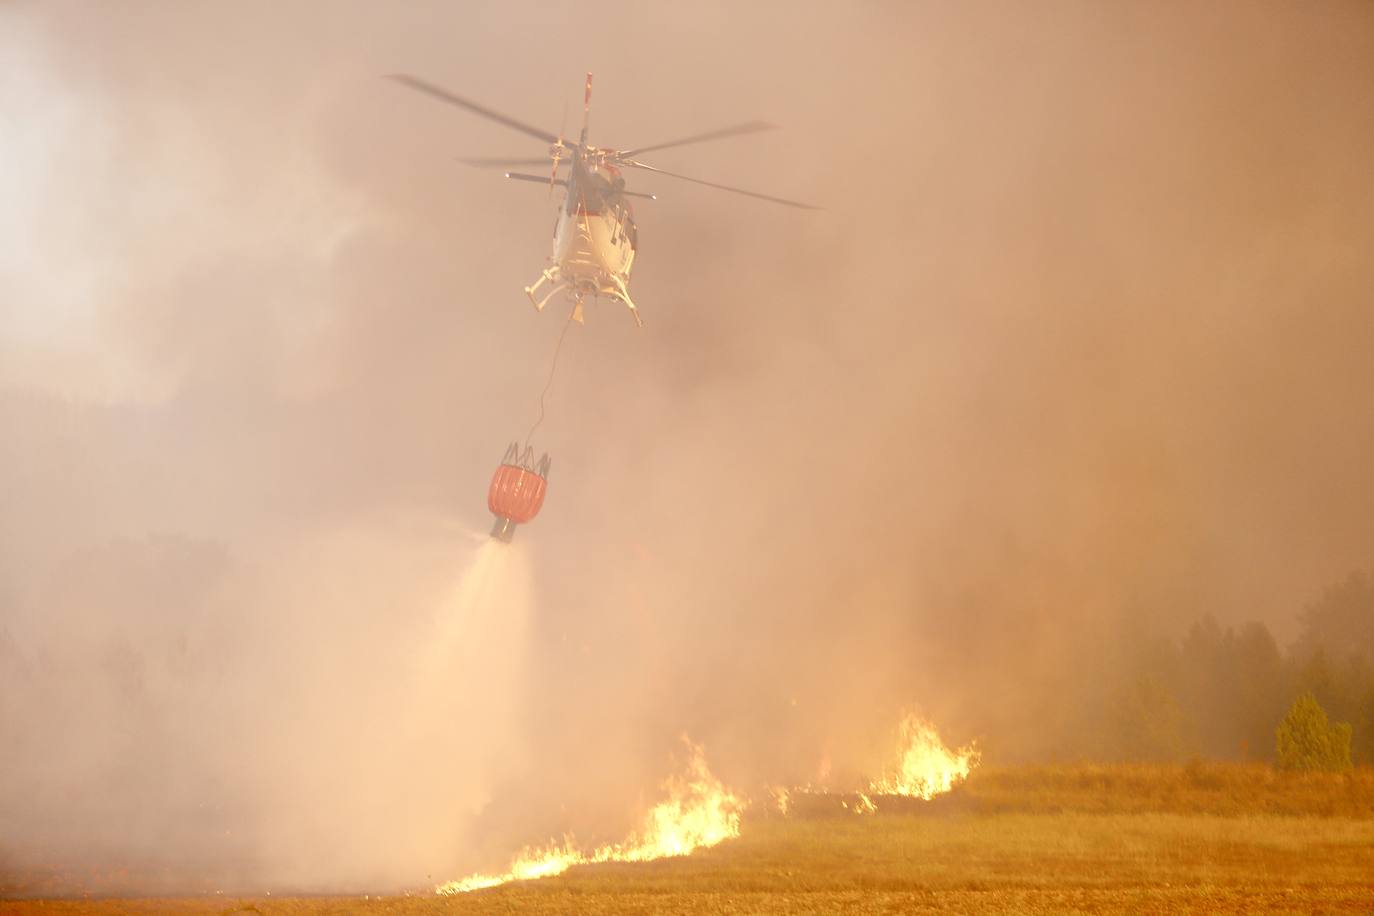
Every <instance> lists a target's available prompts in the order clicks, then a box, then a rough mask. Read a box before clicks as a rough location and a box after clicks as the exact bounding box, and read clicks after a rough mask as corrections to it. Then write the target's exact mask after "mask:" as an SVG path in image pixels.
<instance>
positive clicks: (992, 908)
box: [0, 765, 1374, 916]
mask: <svg viewBox="0 0 1374 916" xmlns="http://www.w3.org/2000/svg"><path fill="white" fill-rule="evenodd" d="M793 810H794V813H793V814H792V815H791V816H788V817H781V816H776V815H765V814H757V815H755V816H754V817H752V818H751V819H749V820H748V821H747V822H746V824H745V827H744V831H743V835H742V836H741V837H740V838H739V839H737V840H733V841H729V842H727V843H724V844H722V845H721V846H718V847H715V848H713V849H708V850H704V851H700V852H698V853H696V854H695V855H693V856H690V857H687V858H680V859H665V860H660V861H657V862H650V863H644V864H617V865H598V866H585V867H581V868H575V869H573V870H572V871H570V872H568V873H567V874H565V875H563V876H560V877H557V878H549V879H544V880H541V881H537V882H531V883H527V884H519V885H508V886H505V887H501V888H495V889H492V890H488V891H480V892H477V893H473V894H467V895H461V896H457V897H448V898H439V897H434V896H431V895H428V894H423V893H422V894H416V895H413V896H393V897H381V898H378V897H371V898H359V897H340V898H319V897H317V898H299V897H298V898H277V897H265V898H253V899H243V900H239V899H237V898H233V897H225V896H211V897H190V898H168V899H128V898H125V899H105V900H97V899H66V900H10V901H8V902H5V901H0V912H6V913H24V914H29V913H99V914H112V913H168V914H172V913H176V914H182V913H185V914H227V913H233V912H236V911H237V912H259V913H263V914H301V916H306V914H310V916H314V914H324V913H353V912H358V913H396V914H411V913H414V914H428V913H590V914H600V913H604V914H628V913H703V914H705V913H778V914H782V913H835V912H854V913H910V912H946V913H973V912H979V913H983V912H986V913H1049V912H1082V913H1105V912H1174V911H1180V910H1191V911H1194V912H1220V913H1227V912H1234V913H1241V912H1245V913H1252V912H1275V913H1277V912H1294V913H1311V912H1331V913H1335V912H1351V913H1357V912H1358V913H1369V912H1374V772H1371V771H1368V770H1364V771H1357V772H1356V773H1355V774H1352V775H1349V776H1329V775H1315V776H1300V777H1286V776H1280V775H1278V774H1274V773H1272V772H1271V771H1269V770H1268V769H1266V768H1263V767H1242V766H1224V765H1206V766H1193V767H1172V768H1170V767H1052V768H1034V769H1013V770H986V771H982V772H978V773H975V776H974V778H973V779H971V780H970V781H969V782H968V783H967V784H966V785H965V786H963V787H961V788H960V789H959V790H956V792H954V793H951V794H950V795H949V796H945V797H942V798H940V799H937V800H936V801H935V802H933V803H928V804H921V803H913V802H907V801H902V802H892V803H884V802H883V801H881V800H880V802H879V812H878V814H876V815H855V814H852V813H849V812H847V811H845V810H844V809H843V808H841V807H840V799H838V798H837V797H835V796H804V797H802V798H800V799H798V800H797V802H796V804H795V805H794V809H793Z"/></svg>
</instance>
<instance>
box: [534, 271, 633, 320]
mask: <svg viewBox="0 0 1374 916" xmlns="http://www.w3.org/2000/svg"><path fill="white" fill-rule="evenodd" d="M545 283H550V284H552V286H550V287H549V290H548V292H546V293H544V295H543V296H542V298H541V297H539V296H537V295H536V293H538V292H539V289H540V287H542V286H543V285H544V284H545ZM564 291H570V293H571V295H572V297H573V311H572V320H573V321H576V322H577V323H578V324H581V323H582V322H583V317H584V315H583V310H582V303H583V302H584V301H585V300H586V298H587V297H586V292H587V291H586V288H585V287H583V289H582V290H578V289H577V288H576V287H574V286H573V284H572V283H570V282H568V281H567V280H563V279H562V278H561V276H560V274H559V270H558V265H556V264H555V265H554V266H553V267H549V268H547V269H545V270H544V272H543V273H541V274H540V275H539V279H538V280H535V281H534V283H533V284H532V285H530V286H527V287H525V295H526V296H529V297H530V302H531V303H533V304H534V307H535V309H536V310H537V311H540V312H542V311H544V306H546V305H548V304H549V301H550V300H552V299H553V297H554V296H557V295H558V294H559V293H561V292H564ZM596 294H597V295H601V296H608V297H610V298H612V299H619V300H620V301H621V302H623V303H625V305H626V306H627V307H628V308H629V309H630V314H631V315H633V316H634V319H635V325H636V326H637V327H641V328H642V327H644V320H643V319H642V318H640V317H639V309H638V308H637V307H636V306H635V304H634V300H633V299H631V298H630V291H629V290H628V289H626V288H625V284H624V282H623V281H621V279H620V278H619V277H612V278H611V280H610V282H608V283H603V284H602V285H601V287H600V288H598V289H597V290H596Z"/></svg>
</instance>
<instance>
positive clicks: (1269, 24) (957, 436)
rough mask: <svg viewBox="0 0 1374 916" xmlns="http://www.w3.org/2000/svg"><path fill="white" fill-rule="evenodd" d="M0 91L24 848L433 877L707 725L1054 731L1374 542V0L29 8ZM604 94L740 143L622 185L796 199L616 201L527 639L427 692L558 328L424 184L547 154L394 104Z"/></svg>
mask: <svg viewBox="0 0 1374 916" xmlns="http://www.w3.org/2000/svg"><path fill="white" fill-rule="evenodd" d="M0 62H2V63H3V69H2V70H0V72H3V73H4V74H5V78H4V79H0V125H3V136H4V138H5V139H4V142H3V143H0V189H3V192H2V195H0V196H3V200H4V201H5V205H4V206H3V207H0V424H3V429H4V430H5V434H4V435H3V436H0V744H3V745H4V746H5V753H4V754H3V755H0V855H3V854H6V853H7V852H8V853H9V854H19V853H22V854H24V855H30V854H33V855H39V856H42V857H45V860H52V861H71V860H78V861H85V860H88V859H89V860H101V861H103V860H104V859H103V858H102V857H104V858H111V857H112V858H115V859H118V860H120V861H125V860H128V859H130V858H139V859H141V860H144V861H149V862H156V863H164V862H170V863H172V864H174V865H177V866H185V867H187V868H195V867H197V863H201V862H204V861H216V862H226V861H232V862H234V863H236V865H235V868H236V869H237V871H236V874H237V875H239V876H240V884H241V885H242V886H243V887H244V888H245V889H252V888H253V887H262V886H269V887H285V886H288V885H289V886H291V887H295V888H305V889H355V888H366V889H380V888H392V887H397V886H412V887H418V886H422V887H428V886H433V885H434V884H436V883H438V882H440V881H443V880H445V879H446V878H448V877H449V876H452V875H460V874H468V873H477V872H493V871H496V870H499V869H500V868H502V867H503V866H504V865H505V864H506V863H508V862H509V861H510V853H511V851H512V850H514V849H518V848H520V847H521V845H522V844H524V843H526V842H527V841H528V839H529V838H530V837H546V836H562V835H565V834H567V833H569V832H571V831H576V832H577V835H578V836H579V837H580V838H585V839H586V840H588V842H591V843H593V844H595V843H597V842H600V841H601V839H602V838H603V837H604V838H615V837H624V836H628V835H630V834H632V833H633V832H634V830H635V828H636V824H637V823H638V818H639V816H640V815H641V814H642V813H643V812H644V811H646V810H649V809H650V808H651V807H652V804H650V803H648V802H646V800H647V799H653V798H655V797H656V796H655V795H654V792H655V787H656V786H658V785H659V782H660V780H661V779H662V776H663V769H662V762H663V761H664V760H665V759H667V758H668V757H669V756H670V755H671V753H672V752H673V750H674V748H675V747H676V742H677V740H678V736H679V735H681V734H682V733H684V732H685V733H686V734H689V735H691V736H692V739H693V740H694V741H698V742H700V743H701V744H702V746H704V747H705V748H706V749H707V750H708V752H709V755H710V761H711V772H712V773H713V774H714V775H715V776H716V777H717V778H718V779H719V780H720V781H721V783H722V784H723V785H725V786H762V785H765V784H769V785H800V784H804V783H806V782H807V781H808V780H810V779H812V778H814V776H815V774H816V772H817V765H818V762H820V761H821V760H822V759H825V760H827V761H828V764H829V765H830V766H831V767H832V770H833V773H834V774H835V781H836V782H837V784H838V783H844V782H846V781H847V782H848V783H849V784H853V785H862V783H861V782H859V781H858V780H860V779H861V778H862V777H865V776H866V777H872V776H873V775H874V774H877V773H880V772H882V771H883V770H882V768H883V765H884V764H885V763H888V764H889V765H890V763H891V762H890V761H888V759H887V756H888V755H889V754H890V751H891V746H890V741H889V731H890V729H891V728H892V725H893V723H895V722H897V721H899V720H900V714H901V712H902V710H904V709H906V708H909V707H910V706H911V705H912V704H919V707H920V708H921V709H922V711H923V713H925V714H927V715H929V716H930V719H931V721H934V722H936V723H938V724H939V726H940V728H941V731H942V733H943V734H944V737H945V739H946V741H947V742H948V743H949V746H950V747H956V748H957V747H964V746H967V745H968V744H969V742H970V741H973V740H974V739H977V742H978V747H979V748H980V749H981V750H982V751H983V753H984V754H985V755H986V756H987V758H988V759H990V760H991V759H993V758H994V757H995V758H996V759H998V760H1014V759H1037V758H1045V757H1050V756H1054V755H1075V754H1078V753H1084V752H1086V750H1087V749H1090V748H1091V746H1092V731H1091V729H1090V728H1087V727H1086V726H1085V725H1084V722H1086V721H1088V719H1087V718H1085V716H1084V715H1083V714H1082V713H1083V710H1085V709H1088V708H1090V707H1091V704H1092V703H1094V702H1096V700H1097V696H1096V694H1095V692H1094V678H1095V675H1096V673H1097V672H1098V671H1100V670H1101V669H1103V668H1105V667H1107V666H1110V665H1111V659H1112V652H1113V651H1114V648H1115V647H1117V646H1119V645H1120V644H1122V643H1123V642H1128V641H1130V640H1133V639H1136V638H1137V637H1138V636H1139V634H1142V633H1159V632H1166V633H1167V632H1171V631H1172V630H1173V629H1174V628H1176V627H1178V626H1180V625H1182V624H1184V623H1186V622H1188V621H1191V620H1193V619H1194V618H1196V617H1197V616H1198V615H1200V614H1203V613H1213V614H1215V615H1217V616H1218V617H1219V618H1220V619H1221V620H1222V621H1223V622H1228V623H1229V622H1233V621H1236V622H1238V621H1242V620H1248V619H1259V620H1263V621H1265V622H1266V623H1268V624H1269V625H1270V626H1272V627H1274V628H1275V629H1276V632H1278V633H1279V634H1280V636H1281V638H1283V639H1287V638H1288V637H1289V636H1291V634H1292V630H1291V621H1292V620H1293V616H1294V614H1295V613H1296V611H1297V610H1298V609H1299V608H1300V607H1301V605H1302V604H1303V602H1304V601H1306V600H1307V599H1309V598H1310V597H1311V596H1312V595H1313V594H1315V593H1316V592H1317V591H1319V590H1320V589H1321V588H1322V587H1323V586H1325V585H1326V584H1327V583H1328V582H1331V581H1333V580H1335V579H1337V578H1339V577H1340V576H1343V575H1344V574H1345V573H1346V572H1348V571H1349V570H1351V569H1352V568H1356V567H1359V566H1362V565H1367V564H1369V563H1370V562H1374V476H1371V474H1370V473H1369V469H1370V468H1371V467H1374V409H1371V407H1372V406H1374V405H1371V400H1370V392H1372V391H1374V360H1371V359H1370V358H1369V342H1370V341H1371V340H1374V308H1371V302H1370V291H1371V290H1372V289H1374V261H1371V259H1370V258H1369V256H1368V252H1369V251H1371V250H1374V215H1371V211H1370V208H1369V206H1368V202H1369V201H1370V200H1371V199H1374V170H1371V169H1370V168H1369V163H1370V162H1374V92H1371V89H1370V88H1369V87H1371V86H1374V6H1371V5H1370V4H1368V3H1363V2H1328V3H1320V4H1295V3H1280V2H1242V0H1236V2H1221V3H1212V4H1205V5H1188V4H1150V3H1122V4H1101V3H1093V2H1086V0H1083V2H1075V0H1058V2H1051V3H1045V4H1035V5H1034V6H1033V7H1032V6H1031V5H1027V4H1020V3H1013V2H973V3H963V4H931V3H883V2H873V3H861V4H850V5H846V6H845V7H844V8H843V11H842V12H841V11H840V9H839V8H838V7H835V6H832V5H828V4H810V5H809V4H797V3H771V2H769V3H758V4H729V3H695V4H676V5H666V4H665V5H646V4H630V3H623V4H621V3H610V4H603V5H601V6H599V7H598V12H597V14H596V15H595V16H588V15H587V6H586V4H580V3H528V2H501V3H487V2H478V3H464V4H448V3H413V4H406V5H404V7H397V8H392V7H383V6H381V5H372V4H348V3H329V4H325V3H313V2H302V3H295V4H290V5H286V6H283V5H281V4H267V3H260V2H249V3H243V4H232V5H231V4H222V5H205V4H158V3H134V4H120V5H118V6H117V7H116V6H113V5H111V6H108V7H106V6H97V5H93V4H77V3H65V2H52V3H42V4H39V3H25V2H20V3H9V4H4V5H0ZM588 70H590V71H594V72H595V74H596V83H595V86H596V90H595V95H594V97H593V100H592V110H591V140H592V142H593V143H599V144H605V145H615V146H621V147H629V146H632V145H636V144H641V145H648V144H652V143H656V142H659V141H660V140H667V139H672V138H675V137H678V136H683V135H687V134H691V133H694V132H698V131H704V130H709V129H711V128H714V127H717V126H721V125H726V124H732V123H737V122H740V121H745V120H750V119H755V118H763V119H766V120H769V121H771V122H774V123H777V124H779V125H781V128H780V129H779V130H777V131H774V132H771V133H763V134H759V135H757V136H753V137H746V138H738V139H732V140H728V141H722V142H719V143H710V144H701V145H697V146H691V147H683V148H680V149H672V150H664V151H662V152H661V153H660V154H657V158H654V159H652V160H650V161H652V162H654V164H656V165H659V166H661V167H663V168H667V169H672V170H674V171H681V172H683V173H685V174H689V175H693V176H700V177H702V178H705V179H708V180H712V181H718V182H721V183H724V184H729V185H737V186H742V187H748V188H751V189H756V190H758V191H760V192H763V193H768V194H775V195H778V196H782V197H789V198H798V199H803V200H808V201H813V202H815V203H817V204H820V205H822V206H823V207H824V208H825V209H824V210H823V211H822V212H818V213H810V212H798V211H794V210H790V209H785V208H781V207H772V206H770V205H768V204H766V203H763V202H759V201H754V200H748V199H745V198H739V197H734V196H731V195H726V194H720V193H717V192H715V191H713V190H711V189H709V188H703V187H698V186H695V185H689V184H685V183H674V182H672V180H671V179H669V178H666V177H663V176H657V175H650V174H644V175H642V176H641V175H638V174H636V175H633V176H630V178H631V179H632V180H631V187H632V188H634V189H637V190H643V191H645V192H650V193H655V194H657V195H658V197H659V199H658V200H657V201H637V202H636V214H637V219H638V223H639V242H640V248H639V254H638V260H637V262H636V272H635V276H634V279H633V283H632V288H633V291H634V295H635V299H636V302H637V303H638V305H639V306H640V309H641V312H642V315H643V318H644V321H645V327H644V328H643V329H642V330H637V329H636V328H635V327H634V323H633V321H632V320H631V319H630V317H629V316H628V315H627V314H626V313H625V309H624V308H623V307H620V306H616V305H612V304H607V303H603V304H600V305H597V306H593V307H591V308H590V309H589V314H588V320H587V324H586V326H585V327H574V328H573V329H572V331H570V333H569V337H568V340H567V341H566V342H565V345H564V348H563V350H562V353H561V356H560V362H559V366H558V374H557V376H556V378H555V381H554V383H553V386H552V388H551V389H550V392H549V397H548V399H547V417H546V419H545V420H544V421H543V423H542V425H541V426H540V428H539V431H538V433H537V436H536V439H535V441H534V442H533V445H534V446H535V447H536V448H537V449H538V450H539V451H540V452H542V451H545V450H547V451H548V452H549V453H550V454H551V455H552V456H553V470H552V475H551V478H550V483H549V491H548V496H547V500H546V502H545V505H544V509H543V512H542V514H541V516H540V517H539V519H537V520H536V521H535V522H534V523H533V524H531V525H529V526H528V527H525V528H522V529H521V531H520V532H519V534H518V535H517V536H516V538H517V539H516V543H515V545H514V546H515V547H516V548H518V549H519V550H520V551H522V553H521V554H520V560H519V563H518V564H517V565H519V566H520V569H522V570H524V571H522V572H518V573H515V574H512V575H511V576H510V577H505V578H503V577H498V578H497V579H496V580H493V581H494V582H495V583H496V584H494V585H493V586H492V590H490V591H488V592H485V593H483V594H484V597H482V598H481V600H480V601H478V600H477V599H476V598H474V599H472V600H473V601H475V602H477V603H476V604H475V605H473V606H475V607H481V608H483V609H485V610H484V611H483V614H485V615H486V616H484V617H482V618H481V619H482V621H483V623H482V626H484V627H487V626H490V627H493V628H494V632H496V633H497V634H498V638H499V639H502V640H504V639H508V638H511V639H513V638H514V637H513V634H516V633H518V634H519V639H518V645H517V644H516V642H511V643H508V644H504V646H505V647H504V648H503V649H502V650H501V651H500V652H497V653H483V652H475V653H472V654H470V655H468V656H465V659H466V660H465V661H464V663H463V664H462V665H461V666H459V665H449V666H447V667H446V666H445V665H444V663H442V662H441V663H440V664H439V670H442V671H445V672H448V673H447V674H446V675H445V676H444V677H443V678H441V679H439V680H438V681H433V680H432V681H430V682H429V683H430V684H431V689H428V690H427V691H426V692H425V694H424V696H425V697H426V699H424V700H423V701H421V700H418V699H417V698H416V696H417V695H416V694H415V693H413V692H408V691H409V690H410V688H409V687H408V686H406V685H411V684H414V683H416V682H417V680H418V679H419V678H418V676H417V674H416V670H415V669H416V666H417V665H419V664H421V662H420V661H419V658H420V653H419V652H418V651H417V649H416V647H417V646H422V647H423V646H432V645H433V634H434V632H435V627H436V626H438V627H442V626H443V625H444V623H443V621H444V620H445V619H446V618H444V617H443V615H444V614H445V613H446V611H445V609H446V608H448V609H451V608H452V607H454V605H453V603H452V602H453V601H454V600H455V599H454V597H453V596H454V594H455V590H458V591H461V588H462V587H467V586H461V587H460V585H459V582H458V580H459V578H460V576H461V574H462V573H463V572H464V570H466V569H468V568H469V566H470V565H471V564H472V563H473V562H474V557H473V551H474V545H473V542H472V540H470V538H471V537H472V535H473V533H474V532H483V531H485V529H486V528H487V527H488V525H489V518H488V517H487V515H486V509H485V505H484V498H485V492H486V485H487V481H488V479H489V476H490V474H491V471H492V470H493V468H494V467H495V465H496V463H497V462H498V461H499V459H500V457H501V452H502V450H503V449H504V448H505V446H506V444H507V443H509V442H510V441H511V440H512V439H515V438H516V437H518V436H521V435H523V433H524V431H525V430H527V429H528V428H529V426H530V424H531V423H532V422H533V420H534V418H535V415H536V413H537V407H538V403H537V399H538V394H539V389H540V387H541V386H542V385H543V382H544V379H545V373H546V371H547V368H548V360H549V357H550V355H551V353H552V350H553V346H554V342H555V340H556V338H557V336H558V334H559V332H560V331H561V330H562V324H563V319H564V315H563V314H558V313H545V314H542V315H541V314H536V313H535V312H534V310H533V309H531V308H530V306H529V303H528V301H527V300H526V299H525V298H524V296H523V293H522V292H521V288H522V287H523V286H525V285H527V284H529V283H531V282H532V281H533V280H534V279H535V278H536V276H537V275H538V271H539V270H540V269H541V268H542V266H543V259H544V257H545V256H546V254H547V246H548V241H549V234H550V230H551V228H552V223H553V214H552V212H551V211H550V208H549V204H548V199H547V197H548V195H547V193H546V192H545V190H544V189H543V188H540V187H539V186H537V185H528V186H525V185H517V184H515V183H513V182H503V181H502V180H501V179H500V178H499V175H498V174H496V173H491V172H484V171H478V170H474V169H467V168H464V167H462V166H460V165H458V164H457V163H456V162H455V161H454V160H455V158H456V157H460V156H500V155H506V154H510V155H513V156H519V157H525V156H538V155H540V154H541V153H542V152H543V150H542V149H540V147H539V144H538V143H537V142H535V141H531V140H529V138H527V137H524V136H522V135H520V134H518V133H515V132H512V131H506V130H503V129H501V128H500V127H499V126H497V125H495V124H491V123H488V122H484V121H481V120H479V119H476V118H472V117H468V116H465V115H464V114H463V113H462V112H459V111H457V110H452V109H449V108H446V107H444V106H441V105H437V104H435V103H434V102H433V101H432V100H429V99H426V98H423V97H420V96H418V95H417V94H415V93H408V92H406V91H404V90H403V89H401V88H399V87H397V86H396V85H395V84H393V83H390V82H388V81H385V80H383V79H380V78H379V77H380V76H381V75H383V74H387V73H394V72H410V73H415V74H419V75H422V76H424V77H425V78H427V79H429V80H432V81H434V82H436V83H439V84H442V85H444V86H448V87H451V88H452V89H453V90H454V91H456V92H460V93H463V94H467V95H470V96H472V97H474V98H476V99H479V100H480V101H482V102H483V103H484V104H487V105H490V106H492V107H494V108H499V109H501V110H503V111H509V112H510V113H511V114H512V115H513V116H516V117H519V118H521V119H523V120H526V121H529V122H532V123H534V124H537V125H540V126H541V127H544V128H547V129H551V130H554V131H556V130H557V129H558V125H559V122H560V118H561V117H562V112H563V110H564V103H565V101H567V102H569V103H570V110H573V111H576V110H577V108H576V103H577V102H578V101H579V95H580V92H581V89H582V79H583V74H584V73H585V72H586V71H588ZM645 158H646V159H647V158H648V156H647V155H646V157H645ZM464 600H466V599H464ZM464 606H467V605H464ZM522 614H523V615H525V616H524V617H523V618H522V616H521V615H522ZM507 617H509V618H510V626H509V629H507V630H505V631H503V630H502V625H501V621H502V620H503V619H505V618H507ZM488 665H490V667H486V666H488ZM511 672H518V677H517V676H511ZM417 707H418V708H417ZM463 716H474V717H475V719H474V721H478V722H480V723H481V724H480V726H468V727H465V726H464V721H466V720H464V719H462V718H461V717H463ZM449 723H452V727H451V728H446V727H444V726H446V725H448V724H449ZM492 759H494V760H495V761H496V762H495V763H492ZM455 772H457V773H458V774H459V775H456V776H455V775H454V773H455ZM416 818H418V819H419V822H420V823H421V825H422V829H418V830H416V829H413V823H414V822H415V819H416ZM592 848H595V846H593V847H592ZM441 866H442V867H443V870H442V872H439V873H436V870H437V869H439V868H440V867H441Z"/></svg>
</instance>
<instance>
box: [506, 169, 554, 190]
mask: <svg viewBox="0 0 1374 916" xmlns="http://www.w3.org/2000/svg"><path fill="white" fill-rule="evenodd" d="M506 177H507V178H509V179H511V180H512V181H537V182H539V183H540V184H547V185H558V186H559V187H562V186H564V185H566V184H567V182H566V181H565V180H563V179H562V178H555V179H553V180H552V181H550V180H549V179H547V178H545V177H544V176H543V175H526V174H524V173H523V172H507V173H506Z"/></svg>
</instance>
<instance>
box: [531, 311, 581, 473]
mask: <svg viewBox="0 0 1374 916" xmlns="http://www.w3.org/2000/svg"><path fill="white" fill-rule="evenodd" d="M574 314H576V312H575V311H573V312H569V313H568V320H567V321H565V322H563V330H562V331H561V332H560V333H559V335H558V343H557V345H556V346H554V348H553V359H552V360H551V361H550V362H549V377H548V379H546V380H545V382H544V390H543V391H541V392H539V419H537V420H535V421H534V425H533V426H531V427H530V431H529V432H528V433H526V434H525V448H529V447H530V439H531V438H532V437H533V436H534V431H535V430H536V429H538V428H539V424H540V423H543V422H544V396H545V395H546V394H548V393H549V386H551V385H552V384H553V374H554V372H555V370H557V369H558V354H559V353H560V352H562V350H563V338H564V337H567V336H568V328H570V327H572V323H573V315H574Z"/></svg>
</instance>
